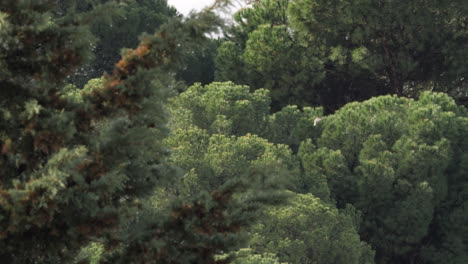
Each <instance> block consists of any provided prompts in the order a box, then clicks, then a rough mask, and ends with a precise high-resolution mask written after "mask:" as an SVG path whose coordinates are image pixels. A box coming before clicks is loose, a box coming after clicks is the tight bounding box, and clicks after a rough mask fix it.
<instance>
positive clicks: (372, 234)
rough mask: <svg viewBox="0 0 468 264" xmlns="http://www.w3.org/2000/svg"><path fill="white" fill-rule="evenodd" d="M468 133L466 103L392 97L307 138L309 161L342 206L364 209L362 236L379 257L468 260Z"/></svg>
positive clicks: (356, 108) (329, 122)
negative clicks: (467, 226) (312, 138)
mask: <svg viewBox="0 0 468 264" xmlns="http://www.w3.org/2000/svg"><path fill="white" fill-rule="evenodd" d="M467 134H468V123H467V111H466V109H465V108H464V107H460V106H457V105H456V104H455V102H454V101H453V99H451V98H450V97H448V96H446V95H443V94H439V93H424V94H423V95H421V97H420V98H419V100H413V99H406V98H398V97H393V96H384V97H379V98H374V99H371V100H369V101H366V102H364V103H352V104H349V105H346V106H345V107H343V108H342V109H340V110H339V111H338V112H337V113H336V114H335V115H332V116H329V117H327V119H326V121H325V124H324V130H323V133H322V135H321V137H320V138H319V139H318V143H317V147H316V148H315V147H314V146H313V144H311V143H304V144H303V146H302V148H303V150H302V155H303V162H304V163H306V164H307V163H308V165H307V167H308V168H309V170H310V171H311V174H312V175H316V176H315V177H316V178H318V179H326V181H327V182H328V187H329V190H330V193H331V197H332V198H333V199H335V200H336V202H337V205H338V207H339V208H343V207H345V205H346V204H347V203H351V204H352V205H354V206H355V207H356V208H357V209H358V210H360V211H361V212H362V215H363V222H362V224H361V231H360V234H361V237H362V238H363V239H364V240H365V241H368V242H369V243H370V244H371V245H372V246H373V247H375V249H376V251H377V259H378V260H379V261H378V263H402V262H408V263H411V262H413V263H414V262H417V263H438V262H439V261H441V260H442V259H445V261H446V262H447V263H462V262H464V261H465V260H466V250H465V249H464V248H465V245H466V234H467V233H466V230H465V228H464V225H463V224H462V223H463V222H466V216H467V212H466V210H465V209H466V201H467V197H466V194H467V189H466V187H467V186H468V185H467V182H466V175H467V174H466V166H465V165H464V164H466V162H467V160H466V158H467V156H466V153H467V150H468V145H467V144H466V143H467V142H466V135H467ZM321 182H323V180H322V181H321ZM449 223H450V224H449Z"/></svg>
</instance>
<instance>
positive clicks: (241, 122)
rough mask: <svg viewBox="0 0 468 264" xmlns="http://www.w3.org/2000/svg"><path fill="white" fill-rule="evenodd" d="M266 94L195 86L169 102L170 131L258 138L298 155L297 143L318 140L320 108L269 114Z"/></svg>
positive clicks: (230, 86) (291, 108)
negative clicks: (180, 130) (317, 121)
mask: <svg viewBox="0 0 468 264" xmlns="http://www.w3.org/2000/svg"><path fill="white" fill-rule="evenodd" d="M270 102H271V99H270V97H269V93H268V91H267V90H265V89H258V90H256V91H254V92H250V89H249V87H248V86H243V85H235V84H234V83H232V82H225V83H219V82H215V83H212V84H209V85H205V86H202V85H201V84H195V85H193V86H191V87H189V88H188V89H187V90H186V91H185V92H183V93H181V94H180V95H179V96H176V97H174V98H173V99H171V103H170V109H171V115H172V119H171V127H172V128H173V129H189V128H191V127H193V126H194V127H198V128H201V129H204V130H206V131H207V132H208V133H209V134H215V133H216V134H223V135H228V136H231V135H234V136H243V135H246V134H248V133H250V134H255V135H258V136H260V137H262V138H265V139H267V140H269V141H270V142H272V143H276V144H286V145H288V146H290V147H291V148H292V149H293V150H294V151H297V148H298V146H299V143H300V142H301V141H303V140H305V139H307V138H311V137H312V138H315V139H316V138H317V137H318V136H319V135H320V131H321V127H320V126H314V120H315V119H316V118H317V117H320V116H322V114H323V111H322V109H321V108H310V107H305V108H303V109H302V111H301V110H299V109H298V107H297V106H287V107H284V108H283V109H282V110H281V111H279V112H277V113H275V114H270Z"/></svg>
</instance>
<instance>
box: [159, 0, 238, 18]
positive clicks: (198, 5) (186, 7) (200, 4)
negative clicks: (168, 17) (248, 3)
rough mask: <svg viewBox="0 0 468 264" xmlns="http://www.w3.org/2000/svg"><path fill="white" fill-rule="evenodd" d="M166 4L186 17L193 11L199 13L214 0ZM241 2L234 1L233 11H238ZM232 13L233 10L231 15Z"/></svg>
mask: <svg viewBox="0 0 468 264" xmlns="http://www.w3.org/2000/svg"><path fill="white" fill-rule="evenodd" d="M167 2H168V3H169V4H170V5H172V6H174V7H175V8H177V10H179V12H180V13H182V14H184V15H187V14H188V13H189V12H190V11H191V10H193V9H195V10H197V11H200V10H201V9H202V8H204V7H206V6H208V5H211V4H213V3H214V0H168V1H167ZM241 2H242V1H234V3H236V5H237V6H238V7H237V8H235V7H234V8H233V9H238V8H239V7H240V6H241ZM233 12H234V10H233V11H232V13H233Z"/></svg>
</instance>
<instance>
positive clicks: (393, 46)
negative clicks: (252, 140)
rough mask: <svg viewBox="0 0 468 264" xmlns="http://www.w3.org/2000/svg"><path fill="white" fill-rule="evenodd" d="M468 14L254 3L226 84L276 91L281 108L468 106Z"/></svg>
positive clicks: (425, 7)
mask: <svg viewBox="0 0 468 264" xmlns="http://www.w3.org/2000/svg"><path fill="white" fill-rule="evenodd" d="M338 14H339V15H338ZM467 16H468V13H467V7H466V3H465V1H459V2H458V1H419V0H412V1H405V2H395V1H377V2H376V1H371V0H369V1H360V0H359V1H357V0H356V1H354V0H347V1H321V0H318V1H316V0H297V1H296V0H261V1H254V3H253V5H252V6H251V7H249V8H246V9H242V10H240V11H239V12H238V13H237V14H236V15H235V16H234V19H235V21H236V22H237V25H235V26H234V27H233V28H232V29H231V30H229V31H228V34H227V38H226V39H227V41H226V42H224V43H223V44H222V45H221V46H220V48H219V50H218V57H217V77H218V80H220V81H227V80H229V81H234V82H236V83H239V84H247V85H249V86H251V87H252V88H254V89H258V88H265V89H268V90H270V91H271V96H272V99H273V109H274V110H275V111H276V110H279V109H281V108H282V107H283V106H285V105H287V104H291V103H293V104H299V105H300V106H304V105H317V104H320V105H322V106H323V107H325V110H326V111H327V112H331V111H334V110H336V109H338V108H339V107H340V106H342V105H344V104H345V103H348V102H352V101H356V100H363V99H368V98H370V97H373V96H377V95H382V94H398V95H404V96H409V97H413V96H416V95H417V94H418V93H419V92H420V91H421V90H434V91H444V92H450V93H451V94H452V96H455V97H456V98H457V99H458V100H459V101H460V102H463V101H466V98H467V89H466V78H465V76H466V74H467V69H468V68H467V65H466V63H465V61H466V60H465V59H464V58H466V57H467V54H466V52H465V51H466V43H467V36H468V35H467V32H466V29H465V26H466V19H467Z"/></svg>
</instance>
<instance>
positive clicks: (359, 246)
mask: <svg viewBox="0 0 468 264" xmlns="http://www.w3.org/2000/svg"><path fill="white" fill-rule="evenodd" d="M348 211H349V212H345V211H339V210H337V209H336V208H335V207H334V206H333V205H330V204H326V203H324V202H323V201H321V200H320V199H318V198H316V197H314V196H313V195H311V194H297V195H295V196H293V197H292V198H291V199H290V203H289V204H288V205H285V206H283V207H279V208H271V209H268V210H267V211H266V213H265V216H264V217H263V218H262V221H261V223H260V224H259V225H258V226H257V227H256V228H255V229H254V230H253V236H252V239H251V242H250V245H251V247H252V248H253V250H254V251H255V252H261V253H267V252H271V253H275V254H277V256H278V258H279V260H280V261H285V262H287V263H291V264H294V263H298V264H299V263H320V264H327V263H362V264H364V263H366V264H367V263H369V264H370V263H374V260H373V258H374V252H373V250H372V249H371V247H370V246H369V245H367V244H366V243H364V242H361V241H360V238H359V235H358V233H357V230H358V229H359V227H358V226H356V224H358V221H359V220H358V219H359V216H358V215H356V213H355V212H354V211H353V210H352V209H351V208H348Z"/></svg>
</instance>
